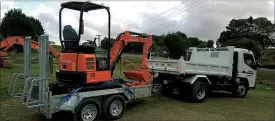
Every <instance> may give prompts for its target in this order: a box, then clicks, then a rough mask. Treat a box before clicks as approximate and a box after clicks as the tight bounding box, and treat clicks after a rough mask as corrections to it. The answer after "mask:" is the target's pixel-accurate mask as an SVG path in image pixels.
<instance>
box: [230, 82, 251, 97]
mask: <svg viewBox="0 0 275 121" xmlns="http://www.w3.org/2000/svg"><path fill="white" fill-rule="evenodd" d="M247 92H248V86H247V84H246V83H244V82H241V83H239V85H238V86H237V87H236V88H235V90H233V92H232V94H233V96H234V97H239V98H244V97H245V96H246V95H247Z"/></svg>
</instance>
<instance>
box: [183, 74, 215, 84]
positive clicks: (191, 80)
mask: <svg viewBox="0 0 275 121" xmlns="http://www.w3.org/2000/svg"><path fill="white" fill-rule="evenodd" d="M197 80H203V81H204V82H206V83H207V82H208V84H211V82H210V81H209V79H208V78H207V76H205V75H194V76H191V77H187V78H185V79H183V80H182V81H183V82H187V83H190V84H194V83H195V81H197Z"/></svg>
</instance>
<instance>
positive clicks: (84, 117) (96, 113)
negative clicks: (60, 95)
mask: <svg viewBox="0 0 275 121" xmlns="http://www.w3.org/2000/svg"><path fill="white" fill-rule="evenodd" d="M100 112H101V109H100V105H99V103H98V101H96V100H94V99H91V98H89V99H84V100H82V101H81V102H80V103H79V104H78V105H77V107H76V108H75V111H74V117H73V118H74V121H94V120H97V119H98V118H99V117H100Z"/></svg>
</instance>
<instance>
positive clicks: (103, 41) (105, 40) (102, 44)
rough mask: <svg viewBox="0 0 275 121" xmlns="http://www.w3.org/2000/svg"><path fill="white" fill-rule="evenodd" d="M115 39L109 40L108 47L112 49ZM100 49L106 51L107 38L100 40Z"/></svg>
mask: <svg viewBox="0 0 275 121" xmlns="http://www.w3.org/2000/svg"><path fill="white" fill-rule="evenodd" d="M114 41H115V39H113V38H110V47H112V45H113V43H114ZM101 47H102V48H104V49H106V50H108V38H107V37H104V38H103V39H102V40H101Z"/></svg>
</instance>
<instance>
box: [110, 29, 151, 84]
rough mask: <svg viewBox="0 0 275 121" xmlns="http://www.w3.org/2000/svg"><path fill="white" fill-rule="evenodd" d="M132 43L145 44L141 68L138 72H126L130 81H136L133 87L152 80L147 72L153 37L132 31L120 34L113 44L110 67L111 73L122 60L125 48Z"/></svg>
mask: <svg viewBox="0 0 275 121" xmlns="http://www.w3.org/2000/svg"><path fill="white" fill-rule="evenodd" d="M131 42H139V43H143V53H142V62H141V68H140V69H138V70H132V71H127V72H124V74H125V76H126V77H127V78H128V79H131V80H134V81H135V83H131V85H142V84H145V83H146V82H149V81H150V80H151V77H150V73H149V71H148V70H147V59H148V55H149V50H150V49H151V46H152V36H151V35H149V36H148V35H145V34H140V33H135V32H130V31H125V32H123V33H121V34H119V35H118V36H117V38H116V40H115V41H114V43H113V46H112V48H111V51H110V61H109V63H110V66H111V72H112V74H113V71H114V69H115V66H116V64H117V63H118V61H119V60H120V58H121V55H122V53H123V48H124V47H125V46H126V45H128V43H131Z"/></svg>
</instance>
